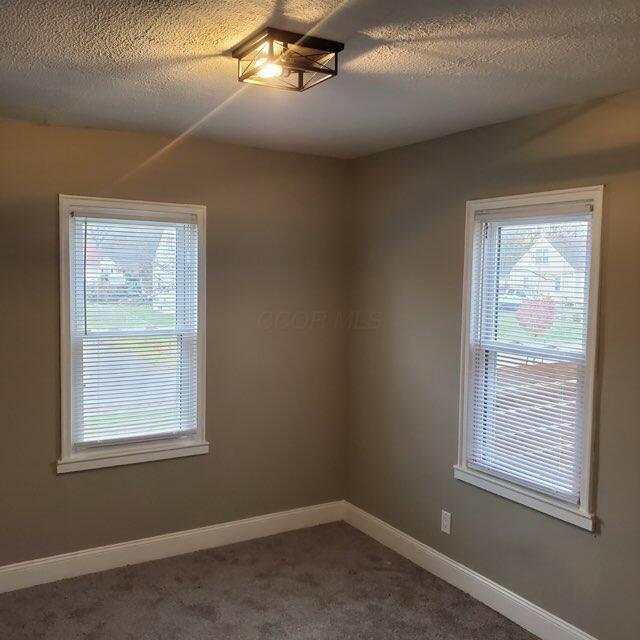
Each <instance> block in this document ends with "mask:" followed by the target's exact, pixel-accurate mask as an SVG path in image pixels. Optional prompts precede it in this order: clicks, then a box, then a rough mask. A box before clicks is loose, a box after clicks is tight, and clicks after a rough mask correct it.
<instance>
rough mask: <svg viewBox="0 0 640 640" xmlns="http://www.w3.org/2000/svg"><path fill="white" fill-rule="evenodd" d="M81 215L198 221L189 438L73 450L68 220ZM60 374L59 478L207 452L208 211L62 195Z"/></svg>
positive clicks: (60, 205) (188, 207) (189, 206)
mask: <svg viewBox="0 0 640 640" xmlns="http://www.w3.org/2000/svg"><path fill="white" fill-rule="evenodd" d="M77 211H82V212H86V213H90V214H93V215H95V214H99V215H104V217H109V216H111V217H113V216H116V217H127V218H129V219H131V218H136V217H137V218H141V219H144V218H145V217H148V216H152V217H154V218H155V219H158V218H159V217H160V218H166V219H167V220H171V219H172V217H173V218H174V219H179V218H180V216H184V215H185V214H186V215H192V216H196V220H197V233H198V319H197V322H198V345H197V358H198V364H197V375H198V382H197V385H198V388H197V391H196V393H197V416H198V419H197V421H198V424H197V426H196V432H195V434H194V435H193V436H192V437H189V438H184V437H182V438H179V439H178V438H173V439H172V438H167V439H163V440H156V441H147V442H144V441H142V442H132V443H126V444H118V445H113V446H103V447H96V448H93V449H84V450H74V448H73V443H72V441H71V391H72V388H71V318H70V304H71V299H70V291H71V277H72V274H71V271H70V255H69V252H70V250H71V246H70V241H69V232H70V227H69V220H70V217H71V214H72V213H73V212H77ZM59 212H60V374H61V391H62V402H61V451H60V459H59V460H58V464H57V470H58V473H68V472H72V471H84V470H86V469H99V468H103V467H113V466H118V465H124V464H135V463H139V462H150V461H153V460H164V459H167V458H180V457H185V456H193V455H202V454H206V453H208V452H209V443H208V442H207V440H206V434H205V389H206V382H205V375H206V366H205V354H206V348H205V344H206V335H205V330H206V322H205V318H206V270H205V256H206V207H205V206H204V205H192V204H189V205H184V204H170V203H160V202H144V201H140V200H119V199H114V198H93V197H86V196H72V195H64V194H60V196H59Z"/></svg>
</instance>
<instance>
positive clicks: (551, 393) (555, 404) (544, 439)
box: [469, 350, 584, 501]
mask: <svg viewBox="0 0 640 640" xmlns="http://www.w3.org/2000/svg"><path fill="white" fill-rule="evenodd" d="M476 369H477V370H479V371H482V372H483V374H484V375H482V376H479V377H478V378H477V385H476V389H475V392H474V397H475V401H474V406H473V420H474V425H475V428H474V431H473V434H472V446H471V448H470V451H471V455H470V459H469V464H470V466H477V467H483V468H485V469H489V470H491V471H492V472H493V473H495V474H496V475H500V476H502V477H505V478H509V479H511V480H514V481H517V482H519V483H520V484H524V485H526V486H530V487H533V488H536V489H538V490H541V491H543V492H545V493H550V494H557V495H560V496H562V497H565V498H566V499H569V500H571V501H577V497H578V495H579V489H580V464H579V459H580V458H579V452H580V446H581V429H580V425H579V424H578V422H577V420H578V416H579V403H580V398H581V395H580V394H581V391H580V390H581V387H582V385H583V382H584V381H583V368H582V366H581V365H579V364H577V363H575V362H563V361H561V360H554V359H549V358H536V357H531V356H521V355H510V354H503V353H494V352H490V351H484V350H481V351H479V352H478V353H477V355H476Z"/></svg>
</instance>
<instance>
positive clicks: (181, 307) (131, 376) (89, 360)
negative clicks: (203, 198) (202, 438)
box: [71, 216, 198, 447]
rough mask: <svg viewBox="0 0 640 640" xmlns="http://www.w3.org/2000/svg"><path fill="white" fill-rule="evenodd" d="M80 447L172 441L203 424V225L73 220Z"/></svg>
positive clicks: (75, 423) (76, 439)
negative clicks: (198, 410)
mask: <svg viewBox="0 0 640 640" xmlns="http://www.w3.org/2000/svg"><path fill="white" fill-rule="evenodd" d="M71 237H72V243H73V247H72V271H73V278H72V281H73V289H72V294H73V301H72V322H71V326H72V361H73V362H72V375H73V388H74V392H73V394H72V404H73V415H72V440H73V443H74V445H75V446H80V447H82V446H95V445H104V444H113V443H116V442H121V441H134V440H139V439H147V438H158V437H170V436H174V435H184V434H186V433H193V432H194V431H195V429H196V425H197V415H196V406H197V380H196V378H197V313H198V305H197V265H198V259H197V256H198V251H197V226H196V225H195V224H189V223H178V222H158V221H155V220H138V219H99V218H89V217H86V218H85V217H81V216H79V217H75V218H74V221H73V223H72V234H71Z"/></svg>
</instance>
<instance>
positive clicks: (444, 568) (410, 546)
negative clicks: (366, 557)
mask: <svg viewBox="0 0 640 640" xmlns="http://www.w3.org/2000/svg"><path fill="white" fill-rule="evenodd" d="M344 520H345V521H346V522H347V523H348V524H350V525H351V526H352V527H355V528H356V529H359V530H360V531H362V532H363V533H365V534H366V535H368V536H369V537H371V538H373V539H374V540H377V541H378V542H380V543H381V544H383V545H385V546H386V547H389V548H390V549H393V550H394V551H395V552H396V553H399V554H400V555H401V556H404V557H405V558H407V559H408V560H411V562H413V563H415V564H417V565H418V566H420V567H422V568H423V569H426V570H427V571H429V572H430V573H433V574H434V575H436V576H438V577H439V578H442V579H443V580H445V581H446V582H448V583H449V584H452V585H453V586H454V587H457V588H458V589H461V590H462V591H465V592H466V593H468V594H470V595H471V596H473V597H474V598H476V600H480V602H483V603H484V604H486V605H487V606H488V607H491V608H492V609H494V610H495V611H497V612H498V613H501V614H502V615H503V616H505V617H506V618H509V620H512V621H513V622H515V623H516V624H519V625H520V626H521V627H523V628H524V629H526V630H527V631H530V632H531V633H533V634H535V635H537V636H538V637H539V638H541V639H542V640H596V638H594V637H593V636H591V635H589V634H588V633H586V632H584V631H582V630H580V629H578V628H577V627H574V626H573V625H572V624H569V623H568V622H566V621H564V620H562V618H559V617H558V616H556V615H553V614H552V613H549V612H548V611H546V610H545V609H543V608H542V607H539V606H538V605H536V604H533V603H532V602H529V601H528V600H526V599H525V598H523V597H521V596H519V595H518V594H516V593H514V592H513V591H509V589H505V588H504V587H502V586H500V585H499V584H497V583H496V582H493V581H492V580H489V579H488V578H485V577H484V576H483V575H481V574H479V573H477V572H475V571H473V570H472V569H469V568H468V567H465V566H464V565H463V564H460V563H459V562H456V561H455V560H452V559H451V558H449V557H448V556H445V555H444V554H442V553H440V552H439V551H436V550H435V549H432V548H431V547H428V546H427V545H426V544H423V543H422V542H420V541H419V540H416V539H415V538H412V537H411V536H409V535H407V534H406V533H403V532H402V531H400V530H399V529H396V528H395V527H392V526H391V525H390V524H387V523H386V522H384V521H383V520H380V518H376V517H375V516H372V515H371V514H370V513H367V512H366V511H363V510H362V509H360V508H359V507H356V506H355V505H352V504H351V503H349V502H346V503H345V506H344Z"/></svg>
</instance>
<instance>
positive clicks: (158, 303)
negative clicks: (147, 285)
mask: <svg viewBox="0 0 640 640" xmlns="http://www.w3.org/2000/svg"><path fill="white" fill-rule="evenodd" d="M175 246H176V237H175V231H174V230H169V229H167V230H165V231H163V233H162V236H161V237H160V242H158V246H157V248H156V251H155V255H154V258H153V262H152V271H151V274H152V275H151V283H152V288H151V297H152V304H153V309H154V311H162V312H164V313H172V312H174V311H175V308H176V257H175Z"/></svg>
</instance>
